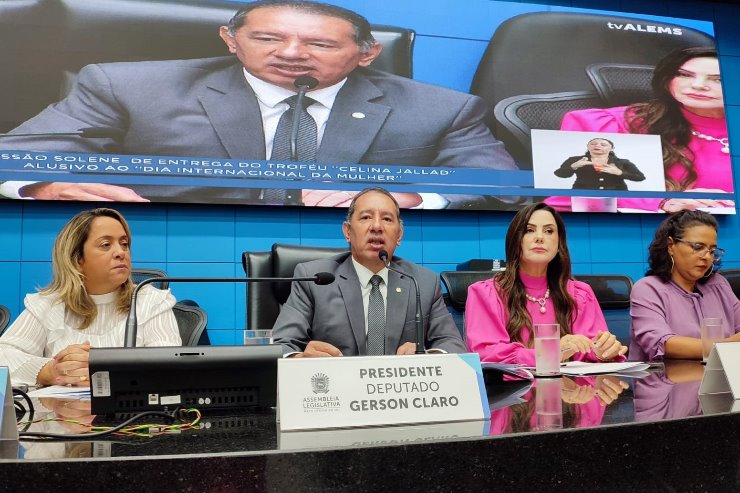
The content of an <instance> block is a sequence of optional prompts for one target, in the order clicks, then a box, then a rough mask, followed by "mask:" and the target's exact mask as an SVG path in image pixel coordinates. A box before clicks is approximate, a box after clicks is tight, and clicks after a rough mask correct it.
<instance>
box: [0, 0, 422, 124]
mask: <svg viewBox="0 0 740 493" xmlns="http://www.w3.org/2000/svg"><path fill="white" fill-rule="evenodd" d="M239 7H240V5H239V3H238V2H233V1H223V0H147V1H141V0H107V1H105V2H96V1H93V0H23V1H0V60H2V61H3V63H4V65H5V66H6V69H5V70H2V71H0V88H2V89H3V91H2V94H3V96H2V97H0V133H2V132H7V131H9V130H11V129H12V128H15V127H16V126H18V125H19V124H20V123H22V122H24V121H25V120H27V119H29V118H30V117H32V116H34V115H36V114H37V113H38V112H40V111H41V110H42V109H44V108H45V107H46V106H48V105H49V104H51V103H53V102H55V101H58V100H59V99H61V98H63V97H64V96H65V95H66V94H67V93H68V91H69V89H70V88H71V86H72V83H73V81H74V79H75V77H76V74H77V73H78V72H79V70H80V69H81V68H82V67H83V66H85V65H88V64H90V63H103V62H123V61H143V60H170V59H183V58H207V57H219V56H226V55H228V50H227V49H226V46H225V45H224V43H223V41H222V40H221V39H220V38H219V36H218V28H219V26H221V25H225V24H226V23H227V22H228V20H229V19H230V18H231V17H232V16H233V15H234V13H235V12H236V11H237V10H238V9H239ZM372 32H373V35H374V36H375V38H376V39H377V40H378V42H379V43H381V44H382V45H383V51H382V53H381V54H380V56H379V57H378V59H377V60H375V61H374V62H373V67H374V68H377V69H379V70H384V71H386V72H391V73H394V74H397V75H401V76H404V77H411V75H412V64H411V53H412V50H413V45H414V36H415V34H414V31H412V30H410V29H402V28H397V27H391V26H372ZM49 47H52V49H50V48H49ZM44 57H46V58H44Z"/></svg>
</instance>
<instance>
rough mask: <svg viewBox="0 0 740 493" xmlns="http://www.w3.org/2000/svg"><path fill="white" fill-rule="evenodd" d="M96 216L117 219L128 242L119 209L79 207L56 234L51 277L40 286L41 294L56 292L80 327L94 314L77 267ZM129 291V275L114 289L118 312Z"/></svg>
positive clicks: (126, 303) (123, 309)
mask: <svg viewBox="0 0 740 493" xmlns="http://www.w3.org/2000/svg"><path fill="white" fill-rule="evenodd" d="M98 217H110V218H112V219H115V220H116V221H118V222H119V223H121V226H123V230H124V231H125V232H126V236H128V241H129V246H130V245H131V230H130V229H129V227H128V223H127V222H126V220H125V219H124V218H123V216H122V215H121V213H120V212H118V211H116V210H114V209H106V208H98V209H92V210H89V211H82V212H80V213H79V214H77V215H76V216H74V217H73V218H72V219H70V220H69V221H68V222H67V224H65V225H64V227H63V228H62V230H61V231H60V232H59V234H58V235H57V238H56V240H55V241H54V249H53V251H52V270H53V277H52V281H51V284H49V285H48V286H47V287H45V288H44V289H42V290H41V293H43V294H55V295H57V296H58V298H59V301H61V302H63V303H64V305H65V306H66V308H67V309H68V310H70V311H71V312H72V313H74V314H76V315H78V316H79V317H80V318H82V322H81V323H80V326H79V327H78V329H80V330H82V329H86V328H88V327H89V326H90V324H91V323H92V322H93V320H95V317H96V316H97V314H98V309H97V306H96V305H95V302H94V301H93V300H92V298H91V297H90V295H89V294H88V293H87V289H85V276H84V275H83V274H82V272H81V271H80V261H81V260H82V259H83V255H84V250H83V248H84V245H85V242H86V241H87V238H88V235H89V234H90V227H91V226H92V223H93V221H94V220H95V219H96V218H98ZM133 291H134V283H133V281H131V278H130V277H129V278H128V279H126V282H124V283H123V284H121V287H120V288H119V290H118V300H117V307H118V310H119V311H120V312H126V311H128V308H129V306H130V305H131V294H132V293H133Z"/></svg>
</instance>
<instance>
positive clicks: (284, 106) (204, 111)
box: [0, 1, 516, 208]
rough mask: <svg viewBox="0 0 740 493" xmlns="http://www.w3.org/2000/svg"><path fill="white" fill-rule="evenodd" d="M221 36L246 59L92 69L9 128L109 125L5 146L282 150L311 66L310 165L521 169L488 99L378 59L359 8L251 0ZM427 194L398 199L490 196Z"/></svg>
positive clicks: (320, 197)
mask: <svg viewBox="0 0 740 493" xmlns="http://www.w3.org/2000/svg"><path fill="white" fill-rule="evenodd" d="M220 35H221V38H222V39H223V40H224V42H225V44H226V46H227V48H228V49H229V51H230V52H231V53H233V54H234V55H236V58H237V59H238V61H239V62H240V63H234V61H235V60H234V57H224V58H212V59H200V60H171V61H160V62H156V61H155V62H130V63H109V64H98V65H91V66H87V67H85V68H83V69H82V71H80V74H79V76H78V79H77V82H76V84H75V86H74V87H73V89H72V91H71V93H70V94H69V96H68V97H67V98H65V99H64V100H62V101H60V102H58V103H55V104H53V105H51V106H50V107H48V108H47V109H45V110H44V111H42V112H41V113H40V114H39V115H37V116H35V117H34V118H32V119H30V120H29V121H27V122H25V123H24V124H22V125H21V126H20V127H18V128H16V129H14V130H13V132H14V133H42V132H64V131H76V130H78V129H80V128H85V127H93V128H104V129H109V130H111V131H110V135H108V136H104V137H101V138H81V137H55V138H49V137H44V138H24V137H18V138H5V139H3V140H2V141H0V145H2V149H27V150H37V151H42V150H47V151H60V152H89V153H120V154H141V155H157V156H182V157H198V156H203V157H207V158H209V160H210V161H217V160H218V159H227V158H228V159H236V160H250V159H252V160H265V159H267V160H274V156H275V154H274V153H273V150H274V149H273V145H274V144H275V142H274V140H275V135H276V132H277V127H278V126H279V120H280V117H281V116H282V114H283V113H284V112H286V111H287V110H288V107H289V106H288V103H286V102H284V100H285V99H286V98H287V97H288V96H291V95H295V93H296V89H295V86H294V82H295V80H296V78H297V77H299V76H310V77H313V78H315V79H316V80H317V81H318V84H317V85H316V87H315V88H313V89H311V90H310V91H309V92H308V96H309V97H310V98H311V99H312V100H313V101H315V102H313V101H312V102H311V104H310V105H309V107H308V108H307V111H308V113H309V114H310V115H311V118H312V119H313V120H314V121H315V123H316V132H315V133H316V139H317V149H316V151H315V158H314V159H306V160H307V161H312V162H320V163H340V164H357V163H362V164H377V165H408V166H445V167H471V168H490V169H516V166H515V164H514V162H513V160H512V159H511V157H510V156H509V155H508V154H507V153H506V151H505V150H504V147H503V144H501V143H500V142H498V141H497V140H496V139H495V138H494V137H493V136H492V135H491V133H490V131H489V130H488V128H487V127H486V126H485V124H484V121H483V117H484V113H485V108H484V104H483V102H482V100H480V99H479V98H477V97H475V96H471V95H469V94H463V93H460V92H456V91H451V90H449V89H444V88H441V87H437V86H432V85H429V84H423V83H419V82H416V81H413V80H410V79H406V78H403V77H398V76H394V75H391V74H387V73H384V72H379V71H375V70H372V69H371V68H369V67H370V64H371V63H372V62H373V60H375V59H376V58H377V56H378V55H379V54H380V51H381V45H379V44H378V43H376V42H375V40H374V39H373V37H372V34H371V32H370V25H369V24H368V22H367V20H366V19H365V18H364V17H362V16H359V15H358V14H355V13H354V12H351V11H348V10H345V9H342V8H339V7H335V6H331V5H325V4H317V3H311V2H296V3H291V2H276V1H267V2H255V3H251V4H249V5H247V6H246V7H244V8H243V9H241V10H240V11H239V12H237V14H236V15H235V16H234V17H233V18H232V20H231V21H230V23H229V25H228V26H223V27H222V28H221V32H220ZM283 159H284V158H283ZM299 160H300V159H299ZM277 162H278V163H284V162H285V161H280V160H278V161H277ZM155 164H156V163H155ZM205 167H208V166H205ZM209 171H210V170H209ZM210 176H214V177H218V176H219V175H218V174H211V175H210ZM207 180H208V177H205V176H204V177H203V182H204V183H205V182H207ZM9 188H12V187H10V186H9V185H8V184H5V185H4V186H3V187H1V188H0V194H5V195H6V196H12V195H13V193H17V195H18V196H19V197H28V198H39V199H78V200H101V199H103V200H105V199H113V200H122V201H132V200H144V199H152V200H169V201H188V202H190V201H199V200H203V201H212V202H222V203H270V202H269V199H266V198H265V196H264V192H263V191H262V190H261V189H241V188H236V189H228V188H207V187H186V186H174V185H173V186H163V187H156V186H139V185H137V186H132V187H130V188H127V187H119V186H114V185H103V184H77V183H25V184H20V186H17V187H16V188H15V191H14V192H10V193H9V192H8V190H9ZM132 190H133V192H132ZM134 192H135V193H134ZM351 195H352V194H347V193H342V192H337V191H319V190H303V191H302V192H300V191H297V192H296V193H295V194H294V196H293V198H292V200H291V199H287V203H303V204H305V205H318V206H329V207H333V206H345V207H346V206H347V204H348V203H349V202H348V201H349V200H351ZM429 195H430V197H424V198H422V196H420V195H419V194H416V193H398V194H396V198H397V199H398V200H399V201H400V202H401V205H402V206H403V207H415V206H419V205H422V206H425V207H433V208H440V207H444V206H447V205H450V204H452V205H453V206H466V205H468V204H475V203H476V202H477V201H479V200H480V199H481V198H480V197H478V196H461V195H452V196H443V197H439V196H437V197H431V195H434V194H429ZM427 199H428V200H429V201H434V202H435V204H430V203H428V201H427ZM422 200H424V203H422Z"/></svg>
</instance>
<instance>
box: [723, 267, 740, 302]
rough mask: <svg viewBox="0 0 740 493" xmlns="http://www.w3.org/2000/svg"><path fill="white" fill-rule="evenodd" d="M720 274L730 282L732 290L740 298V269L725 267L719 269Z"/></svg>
mask: <svg viewBox="0 0 740 493" xmlns="http://www.w3.org/2000/svg"><path fill="white" fill-rule="evenodd" d="M719 274H721V275H722V277H724V278H725V279H727V280H728V281H729V282H730V287H732V291H733V292H734V293H735V296H737V298H738V299H740V269H724V270H721V271H719Z"/></svg>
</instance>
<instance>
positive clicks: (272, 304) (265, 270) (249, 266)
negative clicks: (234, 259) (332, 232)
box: [242, 243, 347, 330]
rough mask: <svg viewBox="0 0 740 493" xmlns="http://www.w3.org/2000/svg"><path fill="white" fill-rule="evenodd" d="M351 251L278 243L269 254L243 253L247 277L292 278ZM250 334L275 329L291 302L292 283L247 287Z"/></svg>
mask: <svg viewBox="0 0 740 493" xmlns="http://www.w3.org/2000/svg"><path fill="white" fill-rule="evenodd" d="M346 251H347V248H327V247H312V246H302V245H283V244H279V243H275V244H274V245H272V249H271V250H270V251H269V252H244V253H242V267H244V272H245V274H246V275H247V277H292V276H293V272H294V271H295V267H296V265H298V264H300V263H302V262H308V261H310V260H318V259H322V258H327V257H331V256H334V255H337V254H339V253H342V252H346ZM246 286H247V326H246V328H247V330H261V329H271V328H272V326H273V325H274V324H275V320H277V316H278V314H279V313H280V306H281V305H282V304H283V303H285V302H286V301H288V296H290V290H291V288H292V284H291V283H289V282H276V283H272V282H256V283H247V284H246Z"/></svg>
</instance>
